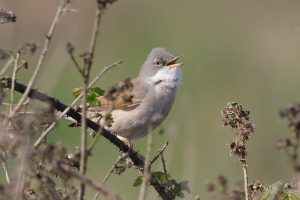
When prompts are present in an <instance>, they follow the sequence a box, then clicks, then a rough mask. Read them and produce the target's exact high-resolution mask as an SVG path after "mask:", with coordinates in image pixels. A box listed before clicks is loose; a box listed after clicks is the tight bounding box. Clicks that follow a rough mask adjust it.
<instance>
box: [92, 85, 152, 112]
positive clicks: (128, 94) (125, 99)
mask: <svg viewBox="0 0 300 200" xmlns="http://www.w3.org/2000/svg"><path fill="white" fill-rule="evenodd" d="M131 82H132V84H133V87H132V89H129V90H126V91H123V92H121V93H120V94H118V95H117V96H116V97H115V98H114V99H113V100H110V99H107V98H106V97H105V96H99V97H98V100H99V101H100V102H101V106H100V107H90V108H89V111H95V112H101V111H106V110H109V109H113V110H126V111H129V110H132V109H134V108H136V107H138V106H139V105H140V104H141V102H142V101H143V99H144V97H145V94H146V93H147V89H146V88H147V87H145V85H143V84H141V83H140V82H139V81H138V80H137V79H133V80H131Z"/></svg>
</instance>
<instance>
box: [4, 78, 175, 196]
mask: <svg viewBox="0 0 300 200" xmlns="http://www.w3.org/2000/svg"><path fill="white" fill-rule="evenodd" d="M1 86H2V87H3V88H11V79H9V78H3V79H1ZM25 90H26V86H25V85H23V84H20V83H18V82H16V83H15V91H17V92H20V93H24V92H25ZM28 97H29V98H34V99H37V100H39V101H42V102H45V103H49V104H50V105H51V106H52V107H53V108H54V109H55V110H57V111H60V112H63V111H64V110H65V109H67V108H68V106H67V105H65V104H63V103H61V102H60V101H59V100H58V99H55V98H53V97H49V96H47V95H46V94H44V93H41V92H39V91H37V90H33V89H31V90H30V92H29V94H28ZM66 115H67V116H69V117H71V118H73V119H74V120H76V121H77V122H80V120H81V115H80V114H79V113H78V112H76V111H75V110H74V109H73V108H70V109H69V110H68V112H66ZM86 122H87V126H88V127H89V128H90V129H92V130H94V131H95V132H97V131H99V130H100V129H101V127H100V126H99V125H98V124H96V123H94V122H93V121H91V120H89V119H86ZM102 135H103V137H105V138H106V139H107V140H109V141H110V142H111V143H113V144H114V145H115V146H117V147H118V148H119V149H120V151H122V152H124V153H127V154H128V157H129V158H130V159H131V160H132V162H133V163H134V165H135V166H137V167H139V168H140V170H141V171H142V170H143V167H144V157H143V156H142V155H141V154H139V153H138V152H137V151H135V150H134V149H132V148H129V147H128V146H127V145H126V144H125V143H124V142H123V141H121V140H120V139H118V138H117V137H116V136H115V135H113V134H112V133H110V132H109V131H107V130H106V129H103V132H102ZM150 177H151V178H150V184H151V185H152V186H153V187H154V189H155V190H156V191H157V193H158V194H159V196H160V197H161V198H162V199H163V200H172V199H173V198H172V196H173V194H172V191H170V190H169V189H168V188H167V187H166V186H165V185H162V184H161V183H160V182H159V181H158V180H157V178H156V177H155V176H153V175H152V174H151V176H150Z"/></svg>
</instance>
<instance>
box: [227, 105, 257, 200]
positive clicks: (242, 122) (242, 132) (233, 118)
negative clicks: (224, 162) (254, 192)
mask: <svg viewBox="0 0 300 200" xmlns="http://www.w3.org/2000/svg"><path fill="white" fill-rule="evenodd" d="M221 114H222V117H223V124H224V126H230V127H231V128H232V130H233V132H234V133H235V136H236V138H235V140H234V141H233V142H231V143H230V144H229V145H228V147H229V151H230V153H231V154H232V155H234V156H237V157H238V158H239V159H240V161H241V163H242V168H243V177H244V192H245V199H246V200H248V199H249V192H248V164H247V149H246V142H247V141H248V140H249V137H250V134H252V133H253V132H254V125H253V124H252V123H251V122H250V121H249V119H250V118H249V114H250V112H249V111H247V110H244V109H243V107H242V105H241V104H239V103H228V105H227V106H226V107H225V108H224V110H222V112H221Z"/></svg>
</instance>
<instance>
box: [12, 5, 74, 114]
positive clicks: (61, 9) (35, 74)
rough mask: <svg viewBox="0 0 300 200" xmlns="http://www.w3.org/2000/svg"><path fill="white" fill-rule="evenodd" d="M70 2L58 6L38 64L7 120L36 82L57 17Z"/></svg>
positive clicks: (18, 107)
mask: <svg viewBox="0 0 300 200" xmlns="http://www.w3.org/2000/svg"><path fill="white" fill-rule="evenodd" d="M69 2H70V1H68V0H61V5H60V6H58V9H57V12H56V14H55V16H54V19H53V22H52V24H51V26H50V29H49V32H48V34H47V36H46V39H45V42H44V47H43V49H42V52H41V55H40V57H39V59H38V62H37V65H36V67H35V69H34V72H33V74H32V76H31V78H30V80H29V82H28V84H27V88H26V91H25V92H24V94H23V95H22V97H21V99H20V100H19V102H18V104H17V105H16V107H15V108H14V110H13V111H12V112H11V113H10V114H9V116H8V118H12V117H13V116H14V115H15V113H16V112H17V111H18V110H19V109H20V107H21V106H22V104H23V102H24V101H25V100H26V98H27V96H28V94H29V92H30V89H31V88H32V86H33V84H34V83H35V81H36V78H37V75H38V74H39V71H40V69H41V67H42V66H43V64H44V60H45V57H46V55H47V52H48V48H49V44H50V42H51V39H52V37H53V33H54V30H55V28H56V25H57V22H58V19H59V17H60V16H61V14H62V13H63V10H64V9H65V7H66V6H67V4H68V3H69Z"/></svg>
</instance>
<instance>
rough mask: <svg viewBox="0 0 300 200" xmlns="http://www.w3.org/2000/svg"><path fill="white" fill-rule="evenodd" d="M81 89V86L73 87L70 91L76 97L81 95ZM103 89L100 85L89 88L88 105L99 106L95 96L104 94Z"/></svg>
mask: <svg viewBox="0 0 300 200" xmlns="http://www.w3.org/2000/svg"><path fill="white" fill-rule="evenodd" d="M82 91H83V89H82V87H79V88H75V89H74V90H73V92H72V95H73V96H74V97H78V96H79V95H81V93H82ZM104 92H105V91H104V90H102V89H101V88H100V87H94V88H90V89H88V91H87V98H86V100H87V103H88V104H89V105H90V106H101V103H100V101H99V100H98V99H97V97H99V96H102V95H103V94H104Z"/></svg>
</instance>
